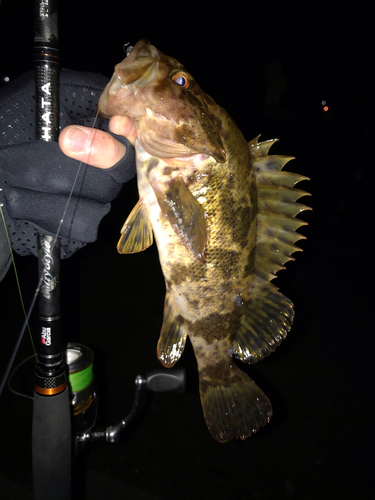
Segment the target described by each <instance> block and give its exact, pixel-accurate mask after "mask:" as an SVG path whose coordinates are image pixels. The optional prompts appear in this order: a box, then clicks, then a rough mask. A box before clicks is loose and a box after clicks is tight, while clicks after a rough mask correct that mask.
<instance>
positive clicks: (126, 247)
mask: <svg viewBox="0 0 375 500" xmlns="http://www.w3.org/2000/svg"><path fill="white" fill-rule="evenodd" d="M152 242H153V235H152V225H151V222H150V220H149V217H148V212H147V208H146V206H145V204H144V203H143V202H142V201H141V200H139V201H138V203H137V204H136V205H135V207H134V208H133V210H132V211H131V212H130V214H129V216H128V218H127V219H126V221H125V224H124V225H123V226H122V229H121V238H120V239H119V242H118V244H117V250H118V251H119V252H120V253H136V252H141V251H142V250H145V249H146V248H148V247H149V246H151V245H152Z"/></svg>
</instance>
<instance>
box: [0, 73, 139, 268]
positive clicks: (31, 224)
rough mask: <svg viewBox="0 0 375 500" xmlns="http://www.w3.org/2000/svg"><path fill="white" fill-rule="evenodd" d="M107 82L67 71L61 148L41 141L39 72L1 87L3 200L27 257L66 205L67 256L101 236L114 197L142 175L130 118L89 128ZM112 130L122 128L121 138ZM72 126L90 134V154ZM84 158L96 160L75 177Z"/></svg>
mask: <svg viewBox="0 0 375 500" xmlns="http://www.w3.org/2000/svg"><path fill="white" fill-rule="evenodd" d="M106 83H107V79H106V78H104V77H102V76H101V75H96V74H93V73H83V72H75V71H66V70H62V72H61V74H60V125H61V127H63V130H62V132H61V137H60V144H61V149H60V147H59V145H58V144H57V143H54V142H44V141H36V139H35V101H34V97H33V96H34V92H35V89H34V75H33V73H32V72H30V73H28V74H25V75H22V76H21V77H19V78H18V79H17V80H15V81H13V82H11V83H9V84H7V85H6V86H4V88H2V91H1V94H0V111H1V113H0V122H1V129H2V132H3V133H2V135H1V136H0V204H2V205H3V212H4V216H5V220H6V223H7V226H8V230H9V233H10V235H11V243H12V247H13V250H14V251H15V252H17V253H19V254H20V255H30V254H34V255H36V254H37V240H36V235H37V233H38V232H41V233H45V234H54V233H55V231H56V229H57V227H58V226H59V223H60V220H61V216H62V214H63V213H64V211H65V217H64V221H63V223H62V225H61V226H60V232H59V235H60V239H61V256H62V258H66V257H69V256H70V255H72V254H73V253H74V252H75V251H76V250H77V249H79V248H81V247H82V246H84V245H85V244H86V243H89V242H93V241H95V239H96V238H97V231H98V227H99V224H100V221H101V220H102V218H103V217H104V216H105V215H106V214H107V213H108V212H109V210H110V207H111V202H112V200H113V199H114V198H115V197H116V196H117V195H118V193H119V191H120V190H121V187H122V185H123V184H124V183H125V182H127V181H129V180H130V179H131V178H132V177H134V176H135V156H134V150H133V148H132V147H130V145H131V144H134V140H135V136H136V132H135V128H134V124H133V122H132V120H131V119H130V118H126V117H113V118H112V119H111V122H110V125H109V127H110V128H109V129H108V122H107V121H106V120H105V121H104V120H103V119H101V118H99V119H98V120H97V122H96V124H95V126H96V127H98V128H99V129H101V130H99V129H93V132H92V133H91V136H90V135H88V134H87V132H89V133H90V130H91V128H90V125H92V124H93V123H94V117H95V115H96V106H97V100H98V98H99V96H100V94H101V92H102V90H103V88H104V87H105V85H106ZM103 130H105V131H103ZM108 130H110V131H111V133H112V134H113V133H114V134H118V135H117V137H113V136H112V135H110V134H109V133H108V132H107V131H108ZM72 131H75V132H77V131H78V132H83V135H84V143H86V141H87V138H88V137H90V139H89V148H88V150H86V152H83V151H82V149H83V150H84V149H85V148H84V147H83V148H81V147H78V148H77V147H75V148H74V147H72V142H70V143H69V135H70V138H72V137H73V136H72V135H71V134H69V132H72ZM85 136H86V137H85ZM126 137H128V139H129V141H128V139H127V138H126ZM78 142H79V141H78ZM81 142H82V141H81ZM78 145H79V144H78ZM76 146H77V144H76ZM74 149H78V151H77V150H74ZM86 149H87V148H86ZM87 152H89V153H90V154H89V156H87ZM63 153H65V154H63ZM76 160H78V161H76ZM82 160H83V162H86V161H87V162H88V163H89V165H88V164H87V163H83V164H82V168H81V169H80V170H79V176H78V179H76V176H77V172H78V167H79V165H80V163H81V161H82ZM91 165H92V166H95V167H99V168H92V167H91ZM75 179H76V186H75V189H74V192H73V193H72V194H71V190H72V186H73V183H74V180H75ZM68 200H70V201H69V205H67V203H68ZM0 236H1V235H0ZM1 239H3V238H1ZM0 251H1V248H0ZM3 253H4V252H3ZM8 253H9V252H8ZM8 258H9V255H8V256H7V257H6V259H8ZM3 260H4V259H3ZM0 267H1V255H0ZM0 270H1V269H0Z"/></svg>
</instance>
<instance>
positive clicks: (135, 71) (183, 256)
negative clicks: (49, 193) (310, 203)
mask: <svg viewBox="0 0 375 500" xmlns="http://www.w3.org/2000/svg"><path fill="white" fill-rule="evenodd" d="M99 111H100V113H101V115H102V116H104V117H107V118H109V117H111V116H113V115H127V116H130V117H132V118H133V119H134V123H135V126H136V129H137V139H136V142H135V149H136V161H137V178H138V190H139V201H138V203H137V204H136V206H135V207H134V209H133V210H132V212H131V213H130V215H129V217H128V218H127V220H126V222H125V224H124V226H123V228H122V236H121V239H120V241H119V243H118V250H119V252H120V253H133V252H139V251H141V250H144V249H145V248H147V247H148V246H150V245H151V244H152V242H153V234H154V236H155V240H156V243H157V246H158V251H159V257H160V262H161V267H162V269H163V273H164V277H165V283H166V297H165V309H164V319H163V325H162V329H161V334H160V339H159V342H158V345H157V354H158V357H159V359H160V361H161V362H162V364H163V365H164V366H166V367H171V366H173V365H174V364H175V363H176V362H177V361H178V359H179V358H180V356H181V354H182V352H183V350H184V347H185V343H186V337H187V335H189V337H190V340H191V343H192V345H193V348H194V353H195V356H196V358H197V362H198V370H199V381H200V396H201V402H202V407H203V413H204V417H205V419H206V423H207V426H208V429H209V431H210V433H211V434H212V436H213V437H214V438H215V439H217V440H218V441H221V442H225V441H228V440H229V439H233V438H243V439H244V438H246V437H247V436H250V435H251V434H252V433H253V432H256V431H257V430H258V429H259V428H260V427H261V426H262V425H264V424H265V423H266V422H268V421H269V419H270V417H271V414H272V407H271V403H270V401H269V400H268V398H267V397H266V396H265V394H264V393H263V392H262V390H261V389H260V388H259V387H258V386H257V385H256V384H255V383H254V382H253V381H252V380H251V379H250V378H249V377H248V376H247V375H246V374H245V373H244V372H242V371H241V370H240V369H239V368H238V367H237V365H236V364H235V362H234V360H233V356H235V357H236V358H239V359H240V360H242V361H245V362H247V363H255V362H256V361H259V360H261V359H262V358H264V357H265V356H267V355H268V354H270V353H271V352H272V351H273V350H274V349H275V348H276V347H277V346H278V345H279V344H280V343H281V341H282V340H283V339H284V338H285V336H286V335H287V333H288V331H289V329H290V327H291V325H292V321H293V316H294V311H293V304H292V302H291V301H290V300H289V299H288V298H287V297H285V296H284V295H282V294H281V293H280V292H278V289H277V288H276V287H275V286H274V285H273V284H271V283H270V281H271V280H272V279H273V278H275V274H276V272H277V271H279V270H280V269H283V268H284V264H285V262H287V261H288V260H292V258H291V254H292V253H293V252H295V251H296V250H300V249H299V248H298V247H296V246H295V245H294V244H295V242H296V241H297V240H299V239H301V238H304V236H302V235H301V234H299V233H297V232H296V230H297V229H298V228H299V227H300V226H302V225H304V224H306V222H303V221H300V220H298V219H296V218H295V216H296V215H297V214H298V213H299V212H301V211H302V210H306V209H307V208H308V207H306V206H304V205H301V204H298V203H296V200H297V199H299V198H300V197H301V196H304V195H306V194H307V193H305V192H304V191H300V190H297V189H294V185H295V184H297V183H298V182H299V181H302V180H304V179H307V177H304V176H301V175H297V174H293V173H289V172H282V171H281V169H282V168H283V166H284V165H285V164H286V163H287V162H288V161H289V160H290V159H291V158H290V157H285V156H275V155H274V156H269V155H268V150H269V148H270V147H271V145H272V144H273V143H274V142H275V141H266V142H258V137H257V138H255V139H254V140H252V141H251V142H250V143H247V142H246V140H245V139H244V137H243V135H242V134H241V132H240V131H239V129H238V128H237V126H236V125H235V123H234V122H233V120H232V119H231V118H230V116H229V115H228V114H227V113H226V112H225V111H224V110H223V109H222V108H221V107H220V106H218V105H217V104H216V103H215V102H214V101H213V99H211V98H210V97H209V96H208V95H207V94H205V93H204V92H203V91H202V90H201V88H200V87H199V86H198V84H197V83H196V81H195V80H194V78H193V77H192V75H191V74H190V73H189V72H188V71H186V69H185V68H184V67H183V66H182V64H180V63H179V62H178V61H176V60H175V59H173V58H172V57H168V56H166V55H164V54H162V53H161V52H160V51H159V50H157V49H156V48H155V47H154V46H152V45H150V43H149V42H148V41H147V40H141V41H139V42H138V43H137V44H136V45H135V47H134V48H133V50H132V51H131V52H130V54H129V55H128V56H127V57H126V58H125V59H124V60H123V61H122V62H120V63H119V64H117V65H116V67H115V73H114V75H113V77H112V79H111V80H110V82H109V83H108V85H107V87H106V88H105V90H104V92H103V94H102V96H101V98H100V101H99Z"/></svg>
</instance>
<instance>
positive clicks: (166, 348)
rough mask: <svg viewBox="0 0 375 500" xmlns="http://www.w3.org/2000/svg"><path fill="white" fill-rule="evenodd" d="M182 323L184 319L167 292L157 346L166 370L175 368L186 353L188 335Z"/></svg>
mask: <svg viewBox="0 0 375 500" xmlns="http://www.w3.org/2000/svg"><path fill="white" fill-rule="evenodd" d="M182 323H183V318H182V317H181V316H179V315H178V314H177V313H176V311H175V308H174V307H173V300H172V298H171V296H170V294H169V293H168V292H167V294H166V297H165V306H164V318H163V325H162V328H161V332H160V337H159V342H158V345H157V355H158V358H159V360H160V362H161V363H162V364H163V365H164V366H165V367H166V368H171V367H172V366H174V365H175V364H176V363H177V361H178V360H179V359H180V357H181V354H182V353H183V351H184V348H185V344H186V333H184V330H183V327H182Z"/></svg>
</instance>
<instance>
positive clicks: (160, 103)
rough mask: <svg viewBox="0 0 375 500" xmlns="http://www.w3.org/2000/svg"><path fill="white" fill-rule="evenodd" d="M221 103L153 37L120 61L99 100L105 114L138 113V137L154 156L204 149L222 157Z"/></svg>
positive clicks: (185, 155)
mask: <svg viewBox="0 0 375 500" xmlns="http://www.w3.org/2000/svg"><path fill="white" fill-rule="evenodd" d="M216 108H218V106H217V105H216V104H215V102H214V101H213V100H212V99H211V98H210V97H209V96H208V95H207V94H206V93H205V92H203V90H202V89H201V88H200V87H199V85H198V84H197V83H196V81H195V80H194V78H193V77H192V75H191V74H190V73H189V72H188V71H186V70H185V68H184V67H183V65H182V64H181V63H179V62H178V61H177V60H176V59H174V58H173V57H169V56H166V55H164V54H163V53H162V52H160V51H159V50H158V49H157V48H156V47H154V46H153V45H151V44H150V43H149V42H148V40H140V41H139V42H138V43H137V44H136V45H135V46H134V48H133V49H132V51H131V52H130V54H129V55H128V56H127V57H126V58H125V59H124V60H123V61H122V62H120V63H119V64H117V65H116V66H115V72H114V74H113V76H112V78H111V80H110V82H109V83H108V85H107V86H106V88H105V89H104V91H103V93H102V95H101V97H100V99H99V104H98V110H99V113H100V114H101V115H102V116H103V117H105V118H110V117H111V116H114V115H126V116H130V117H131V118H133V119H134V123H135V125H136V129H137V134H138V141H139V143H140V145H141V146H142V147H143V149H144V150H145V151H146V152H147V153H149V154H150V155H152V156H156V157H159V158H163V159H170V158H180V159H181V158H182V159H183V158H188V157H190V156H191V155H195V154H205V155H208V156H212V157H213V158H214V159H215V160H216V161H217V162H218V163H223V162H225V158H226V155H225V149H224V147H223V143H222V140H221V136H220V129H221V123H220V120H219V119H218V118H216V114H215V113H214V110H215V109H216Z"/></svg>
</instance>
